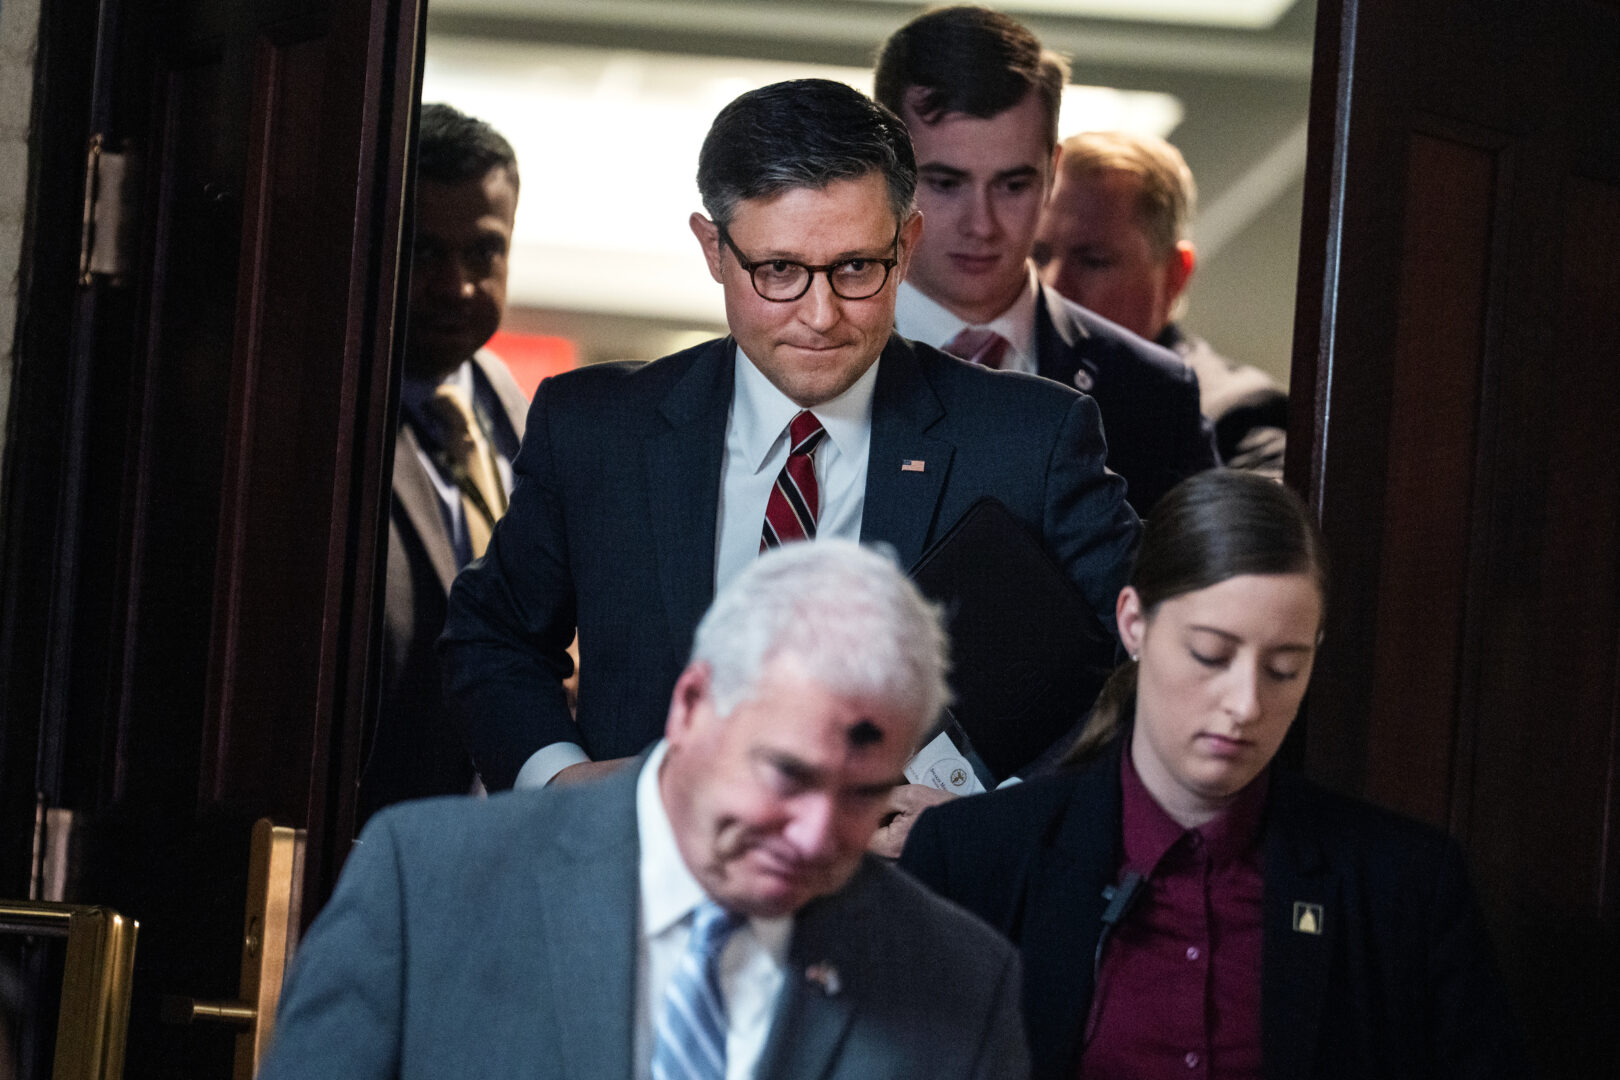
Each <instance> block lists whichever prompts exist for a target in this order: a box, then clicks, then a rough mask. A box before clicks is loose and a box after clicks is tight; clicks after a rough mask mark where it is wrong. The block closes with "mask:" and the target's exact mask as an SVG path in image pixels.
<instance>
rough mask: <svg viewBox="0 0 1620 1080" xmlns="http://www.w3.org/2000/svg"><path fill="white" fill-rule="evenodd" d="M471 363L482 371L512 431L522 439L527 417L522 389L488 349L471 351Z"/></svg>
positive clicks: (525, 400)
mask: <svg viewBox="0 0 1620 1080" xmlns="http://www.w3.org/2000/svg"><path fill="white" fill-rule="evenodd" d="M473 365H474V366H475V367H477V368H478V370H479V371H480V372H482V373H483V376H484V379H485V380H486V381H487V382H488V383H489V385H490V388H491V389H493V390H494V391H495V396H496V397H497V398H499V399H500V402H501V408H503V409H504V410H505V411H506V419H507V420H508V421H509V422H510V423H511V425H512V433H513V434H514V435H516V436H517V437H518V441H519V442H522V441H523V429H524V425H525V423H526V422H527V421H528V417H529V399H528V398H526V397H524V396H523V391H522V389H521V388H519V386H518V384H517V383H516V382H515V381H513V379H512V375H511V373H510V372H508V371H507V370H506V365H505V364H503V363H501V359H500V357H498V356H496V355H495V354H494V353H492V352H490V351H489V350H488V349H479V350H478V351H477V352H475V353H473Z"/></svg>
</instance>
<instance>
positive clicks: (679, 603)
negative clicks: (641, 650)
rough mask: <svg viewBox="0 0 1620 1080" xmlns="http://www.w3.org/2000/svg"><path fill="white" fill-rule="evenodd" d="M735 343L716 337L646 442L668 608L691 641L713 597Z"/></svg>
mask: <svg viewBox="0 0 1620 1080" xmlns="http://www.w3.org/2000/svg"><path fill="white" fill-rule="evenodd" d="M732 354H733V348H732V342H731V339H730V338H726V339H725V340H724V341H719V342H715V343H713V344H712V345H710V346H708V347H707V349H706V350H705V351H704V353H703V354H701V355H700V356H699V357H698V358H697V359H696V360H695V361H693V363H692V366H691V368H690V369H688V370H687V372H686V374H685V375H684V376H682V377H681V380H680V381H679V382H677V383H676V384H675V386H674V388H673V389H671V390H670V392H669V393H668V395H666V396H665V398H664V401H663V403H662V405H661V406H660V409H659V411H660V413H661V414H662V416H663V418H664V420H665V422H666V424H667V426H666V427H664V428H663V429H662V430H660V431H655V432H653V433H652V434H650V435H649V436H648V437H647V441H646V444H645V455H646V469H647V499H648V503H649V511H650V515H651V516H650V520H651V522H652V534H653V542H654V543H655V544H656V546H657V549H658V576H659V581H660V584H661V585H662V588H663V594H664V610H665V612H666V613H667V615H668V618H669V629H670V632H671V633H672V634H673V635H675V640H677V641H679V640H685V639H686V637H687V636H688V635H690V634H691V632H692V627H694V626H696V625H697V624H698V621H699V620H700V619H701V618H702V617H703V612H704V610H705V609H707V608H708V606H709V601H710V600H711V599H713V597H714V558H715V550H714V545H715V531H716V527H717V526H716V518H717V516H718V514H719V512H720V464H721V459H722V457H723V456H724V454H725V449H726V417H727V415H728V413H729V411H730V408H731V391H732V381H731V378H732Z"/></svg>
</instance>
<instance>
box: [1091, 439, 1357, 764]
mask: <svg viewBox="0 0 1620 1080" xmlns="http://www.w3.org/2000/svg"><path fill="white" fill-rule="evenodd" d="M1299 573H1304V574H1309V575H1310V576H1311V577H1312V578H1313V579H1315V581H1316V585H1317V588H1318V589H1319V590H1320V591H1321V593H1322V596H1323V599H1324V600H1325V599H1326V597H1327V555H1326V553H1325V552H1324V551H1323V550H1322V538H1321V536H1320V534H1318V532H1317V531H1316V523H1315V522H1314V521H1312V519H1311V514H1310V511H1309V510H1307V509H1306V508H1305V504H1304V503H1303V502H1302V501H1300V498H1299V496H1297V495H1295V494H1294V493H1293V492H1292V491H1290V490H1289V489H1288V488H1286V487H1283V486H1282V485H1281V484H1278V483H1275V482H1273V481H1271V480H1266V479H1264V478H1262V477H1259V476H1256V475H1254V474H1253V473H1244V472H1235V471H1233V470H1231V469H1211V470H1209V471H1208V472H1201V473H1197V474H1195V475H1193V476H1190V477H1188V478H1187V479H1185V480H1183V481H1182V482H1181V483H1179V484H1177V485H1176V486H1175V487H1173V488H1171V489H1170V490H1169V492H1167V493H1166V494H1165V496H1164V498H1162V499H1160V500H1159V504H1158V505H1157V506H1155V507H1154V508H1153V515H1152V517H1150V518H1149V519H1148V523H1147V526H1146V527H1145V528H1144V529H1143V530H1142V545H1141V547H1140V548H1138V549H1137V552H1136V562H1135V564H1134V565H1133V566H1132V567H1131V577H1130V584H1131V587H1132V588H1134V589H1135V590H1136V594H1137V596H1138V597H1139V598H1140V600H1141V604H1142V610H1143V612H1145V613H1146V614H1148V615H1150V616H1151V615H1152V613H1153V612H1154V611H1155V610H1156V609H1157V608H1158V606H1159V605H1160V604H1162V603H1164V601H1166V600H1171V599H1174V598H1175V597H1178V596H1183V595H1185V594H1187V593H1191V592H1197V591H1198V590H1200V589H1207V588H1209V587H1210V586H1211V585H1218V584H1220V583H1221V582H1223V581H1226V580H1227V579H1228V578H1234V577H1237V576H1239V575H1241V574H1299ZM1137 666H1138V662H1137V661H1135V660H1132V661H1129V662H1127V663H1125V664H1122V665H1121V666H1120V667H1119V668H1118V669H1117V670H1116V671H1115V672H1114V674H1113V675H1112V676H1110V677H1109V679H1108V682H1107V683H1106V684H1104V686H1103V689H1102V693H1101V694H1099V695H1098V697H1097V704H1096V705H1095V706H1093V707H1092V710H1091V719H1090V720H1088V721H1087V722H1086V726H1085V729H1084V730H1083V731H1081V733H1080V736H1079V738H1078V739H1076V740H1075V744H1074V746H1073V747H1072V748H1071V749H1070V750H1069V752H1068V753H1066V754H1065V755H1064V756H1063V762H1062V764H1063V765H1065V766H1069V765H1078V764H1080V763H1082V762H1084V761H1086V760H1088V759H1090V758H1091V757H1093V756H1095V755H1096V753H1097V752H1098V751H1099V750H1101V749H1102V748H1103V747H1104V746H1106V745H1108V743H1109V742H1110V741H1112V740H1113V739H1114V738H1115V737H1116V736H1117V735H1118V734H1119V732H1120V730H1121V729H1122V728H1123V727H1124V726H1125V725H1126V724H1128V723H1129V722H1130V721H1131V720H1132V719H1134V717H1135V712H1136V679H1137Z"/></svg>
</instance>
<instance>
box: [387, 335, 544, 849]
mask: <svg viewBox="0 0 1620 1080" xmlns="http://www.w3.org/2000/svg"><path fill="white" fill-rule="evenodd" d="M473 368H474V372H473V377H474V378H475V379H477V380H480V381H482V382H483V383H484V384H485V385H486V386H487V387H488V389H490V390H492V391H493V392H494V395H495V397H496V398H497V399H498V400H499V401H500V403H501V406H502V407H503V409H504V412H505V417H504V422H506V423H509V424H510V425H511V429H512V435H513V436H515V438H514V439H513V444H514V445H515V444H516V440H517V439H521V438H522V437H523V424H524V416H525V414H526V413H527V412H528V408H529V399H528V398H527V397H526V396H524V393H523V391H522V390H520V389H519V388H518V385H517V383H515V382H513V381H512V376H511V373H510V372H508V371H507V370H506V365H505V364H502V363H501V362H500V360H499V359H497V358H496V357H495V356H494V355H493V354H491V353H487V352H482V351H481V352H479V353H478V354H477V355H475V356H474V357H473ZM490 421H491V423H492V424H493V423H498V422H501V421H500V420H498V419H497V418H494V417H491V418H490ZM419 445H420V444H419V443H418V442H417V438H416V433H415V432H414V431H413V430H412V428H411V426H410V424H408V423H406V422H405V419H404V417H403V416H402V417H401V418H400V424H399V431H398V433H397V434H396V435H395V438H394V476H393V497H392V499H391V500H390V501H389V504H388V564H387V569H386V572H385V591H384V600H383V639H382V653H383V655H382V685H381V688H380V689H381V704H380V706H379V708H378V716H377V721H376V726H375V727H374V728H373V729H372V730H371V731H370V732H369V733H368V738H367V740H366V745H367V752H366V765H365V771H364V773H363V775H362V777H361V782H360V808H361V816H362V819H363V818H364V817H366V816H369V815H370V814H371V813H372V812H374V811H375V810H377V809H378V808H379V807H382V806H386V805H387V804H389V803H394V802H398V801H400V800H401V799H416V798H422V797H424V796H428V795H454V794H466V793H467V792H468V791H469V790H471V789H472V782H473V775H474V773H473V765H472V755H471V754H469V753H468V751H467V741H466V739H465V738H464V737H463V735H462V731H461V725H460V724H459V723H458V722H457V721H456V720H455V719H454V718H453V717H452V716H451V715H450V714H449V713H447V711H446V709H445V704H444V692H443V688H442V686H441V683H440V676H439V658H438V657H437V656H436V655H434V652H433V643H434V642H435V641H437V640H438V637H439V634H440V632H441V631H443V630H444V613H445V604H446V598H447V597H448V596H449V594H450V583H451V582H452V581H454V580H455V577H456V554H455V551H454V549H453V548H452V546H451V542H450V535H449V533H448V532H446V531H445V523H444V512H443V511H442V510H441V509H440V506H439V494H438V489H436V488H435V487H434V486H433V481H432V480H431V479H430V478H429V477H428V474H427V470H426V469H425V468H424V467H423V465H422V461H421V459H420V458H419V457H418V455H417V450H418V447H419Z"/></svg>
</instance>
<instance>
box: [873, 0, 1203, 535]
mask: <svg viewBox="0 0 1620 1080" xmlns="http://www.w3.org/2000/svg"><path fill="white" fill-rule="evenodd" d="M1067 77H1068V68H1067V65H1066V64H1064V62H1063V60H1062V59H1061V58H1060V57H1058V56H1057V55H1055V54H1053V53H1051V52H1047V51H1046V50H1044V49H1042V48H1041V43H1040V42H1039V41H1038V40H1037V39H1036V38H1035V36H1034V35H1033V34H1031V33H1030V32H1029V30H1028V29H1027V28H1025V27H1024V26H1023V25H1022V24H1020V23H1018V22H1017V21H1015V20H1013V19H1011V18H1008V17H1007V16H1005V15H1002V14H1000V13H998V12H994V11H990V10H988V9H985V8H978V7H949V8H943V9H939V10H936V11H930V12H927V13H925V14H923V15H919V16H918V17H917V18H915V19H913V20H912V21H911V22H909V23H907V24H906V25H905V26H903V27H901V28H900V29H899V30H897V31H896V32H895V33H894V34H893V35H892V36H891V37H890V38H889V40H888V41H887V42H886V43H885V44H884V46H883V49H882V51H881V52H880V53H879V55H878V62H877V74H876V87H877V90H876V93H877V99H878V100H879V101H881V102H882V103H883V104H884V105H886V106H888V107H889V108H890V109H891V110H893V111H894V112H895V113H896V114H897V115H899V116H900V118H901V119H903V120H904V121H905V122H906V126H907V128H908V129H909V130H910V132H911V140H912V143H913V144H914V145H915V147H916V152H917V168H918V185H917V206H918V209H920V210H921V211H922V213H923V217H924V220H925V221H926V222H927V225H926V227H925V228H924V229H923V234H922V237H921V239H920V241H919V242H918V245H917V251H916V255H915V256H914V258H913V262H912V269H911V273H910V275H909V276H908V277H907V279H906V282H905V284H904V285H903V286H902V287H901V289H900V294H899V299H898V304H897V307H896V321H897V328H898V329H899V332H900V333H901V334H902V335H904V336H905V337H909V338H913V339H915V340H917V341H922V342H926V343H928V344H930V345H934V346H936V347H939V348H943V349H945V350H946V351H947V352H952V353H955V354H957V355H960V356H963V357H964V358H965V359H969V360H974V361H975V362H978V363H983V364H986V365H987V366H990V367H998V368H1002V369H1005V370H1012V371H1027V372H1033V373H1035V374H1038V375H1041V376H1044V377H1045V378H1048V379H1052V380H1055V381H1057V382H1061V383H1063V384H1064V385H1065V386H1073V387H1076V388H1077V389H1079V390H1081V391H1084V392H1085V393H1087V394H1090V395H1091V396H1092V397H1094V398H1095V399H1096V400H1097V407H1098V408H1099V409H1100V410H1101V411H1102V418H1103V425H1104V429H1105V434H1106V438H1107V442H1108V467H1109V468H1110V469H1112V470H1113V471H1114V472H1117V473H1119V474H1120V475H1121V476H1123V477H1124V478H1125V480H1126V482H1127V484H1128V485H1129V489H1128V491H1127V493H1126V497H1127V498H1129V499H1130V502H1131V505H1132V506H1133V507H1135V508H1136V512H1137V513H1138V514H1141V515H1143V516H1144V517H1145V516H1147V515H1149V514H1150V513H1151V512H1152V509H1153V505H1154V504H1155V503H1156V502H1158V500H1159V497H1160V496H1161V495H1163V494H1164V493H1165V492H1166V491H1168V490H1169V489H1170V488H1171V487H1173V486H1174V485H1175V483H1176V482H1177V481H1178V480H1182V479H1184V478H1186V477H1188V476H1190V475H1192V474H1193V473H1195V472H1198V471H1200V470H1203V469H1208V468H1212V467H1214V466H1215V465H1216V464H1218V461H1217V459H1216V457H1215V448H1214V443H1213V441H1212V438H1211V435H1210V430H1209V427H1208V425H1207V424H1206V423H1205V421H1204V419H1203V416H1202V415H1201V414H1200V413H1199V410H1198V381H1197V379H1196V378H1194V376H1193V375H1192V374H1191V372H1189V371H1188V369H1187V367H1186V365H1184V364H1183V363H1181V361H1180V360H1179V359H1178V358H1177V357H1176V356H1175V355H1174V354H1172V353H1170V352H1169V351H1168V350H1165V349H1162V348H1160V347H1158V346H1155V345H1153V344H1151V343H1150V342H1148V341H1145V340H1143V339H1141V338H1139V337H1137V336H1136V335H1134V334H1132V333H1130V332H1128V331H1125V330H1123V329H1121V328H1120V327H1118V326H1116V325H1114V324H1113V323H1111V322H1109V321H1107V320H1106V319H1103V318H1100V317H1098V316H1097V315H1095V314H1094V313H1092V312H1090V311H1088V310H1086V309H1085V308H1082V307H1080V306H1079V305H1078V304H1075V303H1072V302H1071V301H1069V300H1066V299H1064V298H1063V297H1062V296H1061V295H1059V294H1058V293H1057V292H1056V291H1055V290H1053V289H1050V288H1047V287H1045V286H1043V285H1042V284H1041V283H1040V281H1039V280H1038V279H1037V278H1036V276H1035V269H1034V267H1033V265H1031V263H1030V261H1029V256H1030V250H1031V247H1032V245H1033V243H1034V238H1035V227H1036V223H1037V222H1038V221H1039V219H1040V213H1041V207H1042V205H1043V204H1044V203H1045V201H1046V198H1047V196H1048V195H1049V194H1050V193H1051V190H1052V181H1053V177H1054V175H1055V173H1056V169H1057V163H1058V157H1059V149H1058V145H1057V124H1058V106H1059V103H1060V97H1061V94H1062V90H1063V84H1064V82H1065V81H1066V80H1067Z"/></svg>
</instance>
